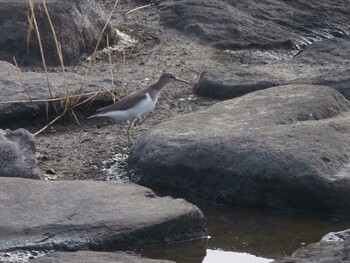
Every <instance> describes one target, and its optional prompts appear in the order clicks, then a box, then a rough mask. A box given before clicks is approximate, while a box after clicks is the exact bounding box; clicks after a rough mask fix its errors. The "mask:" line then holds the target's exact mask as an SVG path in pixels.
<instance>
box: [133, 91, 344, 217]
mask: <svg viewBox="0 0 350 263" xmlns="http://www.w3.org/2000/svg"><path fill="white" fill-rule="evenodd" d="M348 110H349V102H348V101H347V100H346V99H345V98H344V97H343V96H342V95H341V94H340V93H338V92H337V91H335V90H334V89H331V88H328V87H324V86H312V85H289V86H279V87H273V88H270V89H266V90H261V91H256V92H253V93H250V94H247V95H245V96H242V97H239V98H236V99H233V100H227V101H224V102H220V103H217V104H215V105H213V106H211V107H209V108H208V109H206V110H203V111H200V112H196V113H193V114H187V115H184V116H182V117H178V118H175V119H173V120H172V121H170V122H166V123H163V124H161V125H159V126H157V127H155V128H154V129H153V130H151V131H149V132H147V133H145V134H144V135H143V136H141V137H140V138H139V139H138V140H137V141H136V142H135V144H134V145H133V147H132V149H131V153H130V159H129V165H130V167H131V168H133V169H134V170H135V171H136V173H137V174H139V176H141V178H140V182H141V183H142V184H144V185H147V186H149V187H151V188H156V189H162V190H168V191H174V192H176V193H177V194H179V193H180V192H182V193H185V194H187V195H194V196H197V197H200V198H203V199H206V200H209V201H212V202H216V203H220V204H227V205H233V206H241V207H253V208H266V209H279V210H304V211H305V210H306V211H314V212H322V213H329V214H346V215H349V214H350V194H349V193H350V191H349V185H350V180H349V176H350V169H349V165H348V163H349V156H350V137H349V132H350V114H349V112H348Z"/></svg>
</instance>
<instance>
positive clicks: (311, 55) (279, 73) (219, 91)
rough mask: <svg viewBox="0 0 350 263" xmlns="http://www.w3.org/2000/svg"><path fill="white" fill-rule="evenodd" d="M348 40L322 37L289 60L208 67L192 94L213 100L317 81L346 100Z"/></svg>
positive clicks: (349, 95)
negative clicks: (333, 89) (274, 87)
mask: <svg viewBox="0 0 350 263" xmlns="http://www.w3.org/2000/svg"><path fill="white" fill-rule="evenodd" d="M346 50H350V41H348V40H343V39H341V40H340V39H331V40H324V41H320V42H317V43H315V44H314V45H311V46H309V47H307V48H306V49H305V50H304V51H303V52H301V53H300V54H299V55H298V56H296V57H294V58H293V59H289V60H287V61H282V62H281V61H277V62H274V63H269V64H262V65H249V66H245V65H239V66H230V67H228V68H221V69H220V68H215V69H208V71H206V72H204V73H203V74H202V75H201V78H200V80H199V82H198V84H197V86H196V89H195V93H196V94H198V95H200V96H206V97H211V98H216V99H231V98H235V97H238V96H242V95H244V94H247V93H250V92H253V91H256V90H260V89H265V88H270V87H273V86H277V85H288V84H318V85H326V86H330V87H332V88H335V89H336V90H338V91H339V92H340V93H342V94H343V96H344V97H346V98H347V99H350V77H349V76H350V70H349V67H347V63H348V60H349V58H350V52H347V51H346Z"/></svg>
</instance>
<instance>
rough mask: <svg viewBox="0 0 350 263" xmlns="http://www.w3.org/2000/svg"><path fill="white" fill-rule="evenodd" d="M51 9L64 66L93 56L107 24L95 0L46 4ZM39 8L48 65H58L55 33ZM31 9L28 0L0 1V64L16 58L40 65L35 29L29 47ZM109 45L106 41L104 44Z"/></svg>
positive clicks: (40, 25)
mask: <svg viewBox="0 0 350 263" xmlns="http://www.w3.org/2000/svg"><path fill="white" fill-rule="evenodd" d="M46 3H47V8H48V10H49V14H50V17H51V20H52V23H53V26H54V28H55V31H56V35H57V38H58V41H59V42H60V44H61V47H62V53H63V56H64V63H65V64H66V65H67V64H72V63H76V62H77V61H79V60H80V56H81V54H82V53H87V54H89V53H91V52H92V51H93V50H94V48H95V46H96V43H97V39H98V37H99V35H100V32H101V30H102V28H103V27H104V25H105V23H106V20H105V19H104V18H103V13H102V11H101V9H100V8H99V6H98V5H97V4H96V2H95V1H94V0H88V1H86V0H75V1H69V0H64V1H58V0H48V1H46ZM38 5H39V3H37V4H36V5H35V6H36V12H35V13H36V19H37V23H38V26H39V30H40V35H41V41H42V45H43V49H44V53H45V58H46V63H47V64H51V65H52V64H58V63H59V60H58V56H57V51H56V46H55V41H54V39H53V36H52V31H51V28H50V25H49V23H48V19H47V16H46V14H45V12H44V8H43V6H41V7H39V6H38ZM28 9H29V4H28V1H26V0H17V1H10V2H9V1H6V0H1V1H0V60H7V61H10V62H13V58H12V57H13V56H15V57H16V59H17V61H18V62H19V63H20V64H22V65H32V64H40V65H41V57H40V50H39V45H38V42H37V37H36V33H35V29H34V30H33V32H32V34H31V35H30V41H29V44H28V47H29V51H30V52H29V54H28V52H27V38H28V32H27V30H28V17H27V16H28ZM106 34H108V35H109V36H110V40H112V39H113V37H114V36H115V31H114V30H113V29H112V27H111V26H108V27H107V29H106ZM105 42H106V40H105V39H103V41H102V43H101V44H104V43H105Z"/></svg>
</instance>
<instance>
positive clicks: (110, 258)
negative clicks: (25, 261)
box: [29, 251, 173, 263]
mask: <svg viewBox="0 0 350 263" xmlns="http://www.w3.org/2000/svg"><path fill="white" fill-rule="evenodd" d="M29 262H30V263H31V262H33V263H50V262H52V263H65V262H89V263H95V262H96V263H99V262H102V263H103V262H105V263H109V262H123V263H134V262H135V263H171V262H173V261H168V260H156V259H148V258H141V257H138V256H135V255H130V254H127V253H124V252H114V253H111V252H110V253H108V252H91V251H79V252H56V253H52V254H49V255H47V256H43V257H39V258H36V259H34V260H30V261H29Z"/></svg>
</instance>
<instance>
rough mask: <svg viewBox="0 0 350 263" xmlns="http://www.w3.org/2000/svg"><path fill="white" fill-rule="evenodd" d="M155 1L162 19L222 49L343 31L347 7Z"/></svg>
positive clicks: (286, 46)
mask: <svg viewBox="0 0 350 263" xmlns="http://www.w3.org/2000/svg"><path fill="white" fill-rule="evenodd" d="M160 7H161V21H162V23H163V24H164V25H166V26H169V27H172V28H176V29H177V30H179V31H180V32H183V33H185V34H188V35H190V36H194V37H196V38H197V39H199V40H200V41H201V42H204V43H209V44H213V45H215V46H217V47H220V48H223V49H231V50H239V49H246V48H251V49H263V50H266V49H274V50H279V49H281V50H298V49H300V48H301V47H303V46H307V45H310V44H312V43H314V42H316V41H319V40H321V39H326V38H332V37H346V36H348V35H349V31H348V29H347V28H348V18H349V16H350V10H349V8H347V6H346V5H342V4H334V1H329V0H321V1H318V0H312V1H308V3H307V4H305V1H302V0H296V1H293V3H291V2H290V1H289V0H283V1H271V0H264V1H254V0H248V1H247V0H239V1H230V0H221V1H216V0H205V1H200V0H181V1H179V0H170V1H164V3H163V2H162V3H161V5H160ZM267 29H268V30H267Z"/></svg>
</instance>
